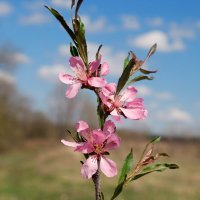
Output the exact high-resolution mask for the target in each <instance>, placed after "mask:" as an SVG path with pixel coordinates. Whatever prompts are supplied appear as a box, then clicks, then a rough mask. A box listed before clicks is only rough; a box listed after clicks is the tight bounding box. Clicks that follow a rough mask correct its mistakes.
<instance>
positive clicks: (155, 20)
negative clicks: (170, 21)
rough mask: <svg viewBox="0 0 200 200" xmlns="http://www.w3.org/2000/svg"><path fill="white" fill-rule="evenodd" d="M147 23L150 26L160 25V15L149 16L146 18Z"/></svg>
mask: <svg viewBox="0 0 200 200" xmlns="http://www.w3.org/2000/svg"><path fill="white" fill-rule="evenodd" d="M147 23H148V24H149V25H150V26H153V27H158V26H162V25H163V19H162V18H161V17H156V18H149V19H147Z"/></svg>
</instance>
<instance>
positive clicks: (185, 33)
mask: <svg viewBox="0 0 200 200" xmlns="http://www.w3.org/2000/svg"><path fill="white" fill-rule="evenodd" d="M169 35H170V36H171V37H172V38H175V39H183V38H187V39H193V38H194V37H195V30H194V27H193V25H191V26H188V25H187V26H186V25H185V26H180V25H177V24H176V23H172V24H171V25H170V28H169Z"/></svg>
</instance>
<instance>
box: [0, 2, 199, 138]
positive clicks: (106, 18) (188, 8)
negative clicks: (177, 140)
mask: <svg viewBox="0 0 200 200" xmlns="http://www.w3.org/2000/svg"><path fill="white" fill-rule="evenodd" d="M44 4H46V5H49V6H51V7H54V8H56V9H57V10H59V11H60V12H61V13H62V14H63V15H64V16H65V17H66V19H67V21H69V19H70V9H69V5H70V1H69V0H48V1H47V0H46V1H45V0H35V1H28V0H26V1H25V0H24V1H23V0H3V1H0V27H1V28H0V35H1V37H0V47H1V46H2V45H5V44H7V45H11V46H13V47H14V48H15V52H13V53H12V55H11V57H10V59H12V60H13V62H15V63H16V64H18V67H17V70H16V72H15V73H10V72H9V71H7V70H6V69H1V68H0V78H4V79H7V81H10V82H13V84H16V85H17V86H18V87H19V89H20V90H21V92H22V93H24V94H26V95H28V96H31V97H32V98H33V99H34V103H35V104H34V107H35V108H38V109H43V110H45V109H46V107H45V105H46V102H45V101H46V100H47V96H48V95H49V93H50V91H51V90H52V88H53V87H54V86H55V84H57V83H58V80H57V74H58V73H59V72H60V71H66V70H67V66H68V57H69V52H68V46H67V45H68V44H69V42H70V40H69V37H68V36H67V34H66V33H65V31H64V30H63V29H62V27H61V26H60V25H59V24H58V22H57V21H56V20H55V19H54V18H53V16H51V14H50V13H49V12H48V11H47V10H46V9H45V8H44V7H43V5H44ZM199 8H200V2H199V1H197V0H193V1H180V0H177V1H162V2H161V1H159V0H152V1H146V0H145V1H144V0H140V1H139V0H138V1H136V0H125V1H116V0H115V1H114V0H109V1H108V0H107V1H106V0H102V1H97V0H96V1H94V0H87V1H85V2H84V5H83V7H82V8H81V10H80V15H81V16H82V19H83V21H84V22H85V25H86V33H87V41H88V43H89V54H90V58H91V59H93V57H92V55H93V54H94V52H95V51H96V49H97V48H98V45H99V44H103V45H104V47H103V51H102V54H103V58H104V60H107V61H108V62H109V64H110V67H111V74H110V75H109V77H108V81H117V77H118V76H119V75H120V72H121V69H122V68H121V66H122V65H123V64H122V63H123V59H124V57H125V56H126V55H127V52H128V51H130V50H133V51H134V52H135V53H136V55H137V56H138V57H139V58H141V59H143V58H145V56H146V54H147V52H148V49H149V47H150V46H151V45H153V44H154V43H155V42H157V43H158V50H157V52H156V54H155V55H154V56H152V57H151V59H150V60H149V61H148V63H147V64H146V66H145V67H147V68H149V69H150V68H151V69H158V70H159V71H158V73H157V74H156V75H155V76H156V78H155V80H153V81H143V82H140V83H138V84H137V85H136V87H137V89H138V91H139V94H138V96H140V97H143V98H144V99H145V105H146V107H147V109H148V110H149V118H148V119H147V120H145V121H143V122H132V121H129V122H127V123H124V125H122V126H127V127H129V128H132V127H138V128H141V127H142V128H144V129H148V130H152V131H155V132H160V131H162V132H174V131H175V132H176V133H177V134H179V133H183V132H188V131H187V130H189V132H193V133H195V134H199V132H198V130H199V129H200V125H199V124H200V81H199V74H200V64H199V52H200V13H199Z"/></svg>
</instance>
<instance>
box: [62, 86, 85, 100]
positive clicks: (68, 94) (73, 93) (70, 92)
mask: <svg viewBox="0 0 200 200" xmlns="http://www.w3.org/2000/svg"><path fill="white" fill-rule="evenodd" d="M81 85H82V84H81V83H75V84H72V85H70V86H69V87H68V89H67V91H66V93H65V95H66V97H67V98H69V99H71V98H74V97H75V96H76V95H77V93H78V90H79V88H80V87H81Z"/></svg>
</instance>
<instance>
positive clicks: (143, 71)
mask: <svg viewBox="0 0 200 200" xmlns="http://www.w3.org/2000/svg"><path fill="white" fill-rule="evenodd" d="M139 70H140V71H141V72H142V73H143V74H152V73H156V72H157V70H152V71H150V70H146V69H142V68H140V69H139Z"/></svg>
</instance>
